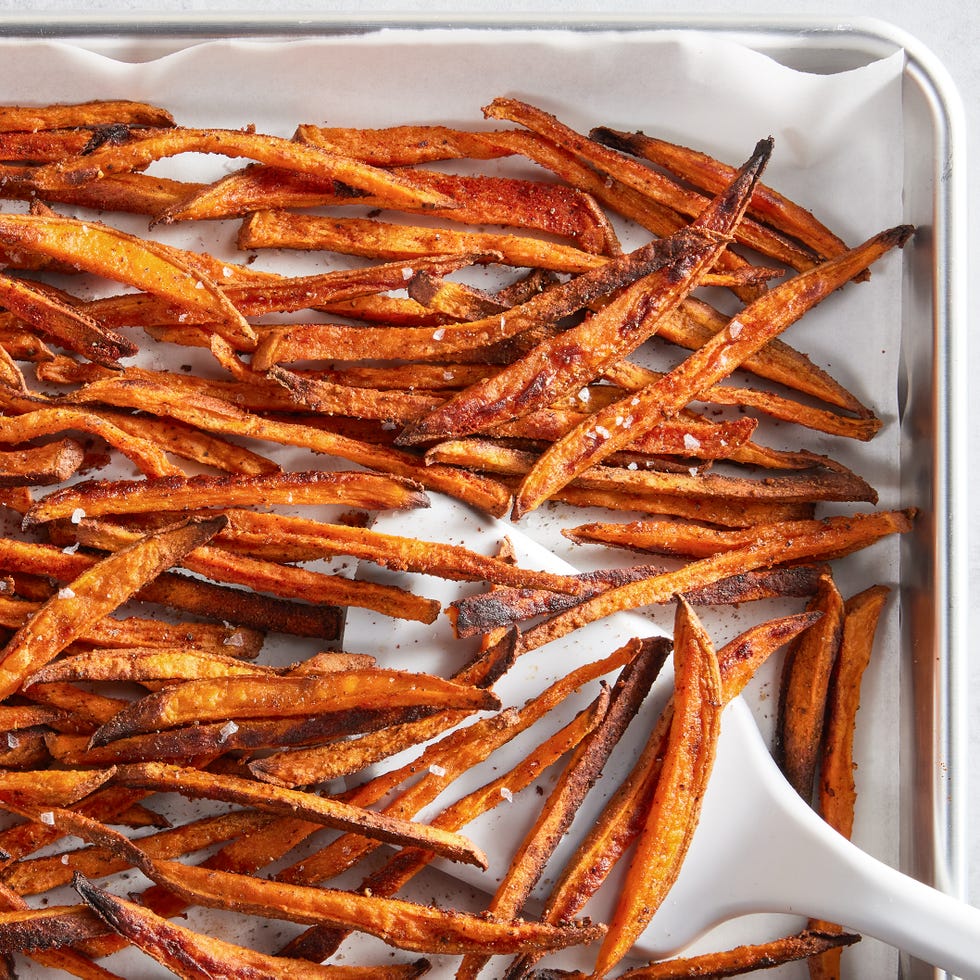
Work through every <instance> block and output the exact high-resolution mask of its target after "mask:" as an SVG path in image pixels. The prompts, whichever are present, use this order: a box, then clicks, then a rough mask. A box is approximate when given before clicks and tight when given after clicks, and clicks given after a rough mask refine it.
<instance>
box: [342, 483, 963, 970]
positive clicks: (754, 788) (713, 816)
mask: <svg viewBox="0 0 980 980" xmlns="http://www.w3.org/2000/svg"><path fill="white" fill-rule="evenodd" d="M376 527H377V529H378V530H382V531H385V532H387V533H391V534H402V535H407V536H415V537H418V538H420V539H428V540H444V541H454V542H457V543H464V542H465V543H466V544H468V545H469V546H471V547H476V548H478V549H479V550H483V551H487V552H490V551H492V550H493V545H494V543H495V542H497V541H500V540H502V539H503V538H504V537H508V538H510V540H511V542H512V543H513V544H514V546H515V550H516V552H517V554H518V557H519V561H520V563H521V564H522V565H524V566H525V567H529V568H540V569H548V570H551V571H557V572H563V571H564V572H567V571H570V570H572V571H574V570H573V569H570V566H568V565H567V564H566V563H565V562H563V561H561V560H560V559H558V558H557V557H556V556H555V555H554V554H552V553H551V552H550V551H547V550H546V549H545V548H543V547H541V545H539V544H538V543H537V542H535V541H533V540H532V539H531V538H529V537H528V536H527V535H525V534H523V533H521V532H520V531H519V530H518V529H516V528H515V527H514V526H512V525H505V524H502V523H497V522H493V521H490V520H486V519H484V518H479V517H476V516H474V515H473V514H472V512H469V511H468V510H467V509H466V508H463V507H461V506H458V505H456V504H455V503H450V502H447V501H445V500H443V499H441V498H434V500H433V508H432V509H431V510H429V511H426V512H414V513H412V514H410V515H404V514H402V515H391V516H386V517H384V518H382V519H381V520H380V521H379V522H378V524H377V525H376ZM426 585H431V586H432V588H428V589H424V591H426V593H427V594H430V595H431V594H436V592H434V590H438V589H440V588H441V589H443V590H444V591H443V592H442V595H440V598H444V599H446V600H447V601H448V600H449V599H451V598H455V597H457V596H458V595H459V590H458V589H457V588H456V587H455V586H452V585H450V586H445V585H444V584H443V583H438V582H437V581H436V580H431V581H429V580H427V581H426ZM612 620H614V622H612V621H609V622H606V623H596V624H591V625H590V626H588V627H586V628H585V630H584V631H580V632H578V633H576V634H575V635H574V636H573V637H566V638H564V639H563V640H559V641H556V642H555V643H554V644H552V645H549V646H548V647H546V648H544V649H543V650H541V651H536V653H535V655H533V656H532V655H528V656H526V657H522V658H520V659H519V660H518V662H517V664H516V666H515V667H514V668H513V669H512V672H511V675H510V676H508V677H507V678H506V679H505V681H504V682H502V684H501V685H498V686H497V688H496V689H497V690H498V691H499V692H500V693H501V695H502V697H503V698H504V701H505V703H510V704H520V703H521V702H522V700H523V699H524V697H527V696H530V695H531V694H532V693H535V692H536V691H538V690H540V689H541V688H542V687H543V686H544V685H545V684H546V683H547V682H549V679H550V678H552V677H553V676H557V674H558V673H559V672H562V671H568V670H570V669H572V668H573V667H575V666H577V665H578V664H579V663H583V662H586V661H588V660H595V659H597V658H598V657H600V656H602V655H604V654H605V653H608V652H610V651H611V650H612V649H613V648H614V646H615V645H616V644H618V643H621V642H623V641H624V640H625V639H626V638H629V637H632V636H644V635H650V634H651V633H652V632H655V627H654V626H653V624H652V623H651V621H650V620H647V619H645V618H644V617H642V616H641V615H638V614H635V613H624V614H618V615H617V616H615V617H612ZM379 628H380V629H382V630H390V629H391V624H390V622H388V623H385V621H384V620H383V619H382V620H380V621H379V620H378V618H377V617H374V616H372V614H365V613H356V614H354V615H353V616H352V618H351V620H349V623H348V630H347V643H348V645H349V647H350V648H351V649H356V648H357V643H358V637H359V636H364V635H373V636H377V633H376V630H378V629H379ZM397 637H398V648H399V649H398V656H400V657H402V658H404V657H405V656H406V654H407V655H408V656H409V657H410V659H411V662H412V663H413V665H416V666H418V669H438V668H437V664H438V662H439V661H442V665H443V667H444V666H445V663H446V661H445V658H446V657H447V656H451V654H449V653H447V651H449V650H451V648H452V646H453V644H454V643H455V644H456V646H457V654H456V656H457V657H458V656H459V654H458V641H453V640H452V638H451V636H450V635H449V633H448V628H447V627H446V626H445V624H442V625H440V626H437V627H431V626H430V627H420V626H419V627H410V628H409V632H408V634H407V635H406V633H405V630H404V628H403V627H402V626H401V625H400V626H399V627H398V633H397ZM372 652H376V651H375V650H372ZM403 665H404V660H403ZM577 707H578V705H576V706H569V710H577ZM642 728H643V725H642V722H641V724H640V725H636V724H634V726H632V728H631V733H630V736H629V739H628V740H627V742H629V741H631V740H632V741H633V742H634V743H635V741H636V740H637V739H642V737H643V731H642ZM621 748H622V749H623V750H624V751H629V750H630V745H629V744H624V745H622V746H621ZM513 751H514V752H515V753H517V755H516V757H517V758H519V757H520V752H521V751H522V750H521V748H520V747H519V746H514V747H513ZM505 765H506V761H505V760H503V761H501V762H500V763H498V765H497V771H501V770H502V769H503V767H504V766H505ZM600 786H601V783H600ZM525 795H526V794H525ZM530 795H531V796H533V795H534V794H530ZM600 795H601V791H600ZM600 803H601V800H596V801H593V802H592V803H591V804H590V806H589V807H584V808H583V811H582V812H581V813H580V814H579V818H578V819H577V821H576V823H580V825H581V824H582V823H584V824H585V825H586V826H587V825H588V823H589V821H590V816H591V813H597V812H598V807H599V805H600ZM536 805H537V803H536V801H535V800H533V799H526V800H518V799H517V798H515V800H514V803H513V804H512V805H508V806H507V807H503V808H498V810H495V811H493V813H492V814H489V815H487V816H486V817H485V818H481V819H480V820H478V821H477V822H476V823H474V824H472V825H470V826H469V827H467V828H466V829H465V832H466V833H467V834H468V835H469V836H471V837H472V838H473V839H474V840H475V841H476V842H477V843H478V844H480V845H481V846H483V847H484V848H485V849H486V850H487V851H488V852H489V853H490V854H491V855H494V853H495V852H500V851H501V848H500V846H499V845H500V842H501V840H510V841H511V843H512V844H515V845H516V843H517V840H519V835H520V834H522V833H523V829H522V828H524V827H526V826H527V825H528V824H529V822H530V819H531V818H530V816H529V813H530V809H531V808H534V807H535V806H536ZM522 808H523V809H527V810H528V813H522ZM590 811H591V812H590ZM422 816H423V818H424V816H425V814H422ZM515 835H518V836H517V839H514V838H515ZM575 836H576V835H575V825H574V824H573V828H572V832H571V834H570V835H569V837H570V838H571V839H566V841H565V842H563V845H562V846H561V848H560V850H559V853H558V854H557V855H556V857H557V859H558V860H559V861H560V860H561V857H562V854H563V853H567V851H568V850H569V849H570V848H571V847H572V846H573V844H574V838H575ZM505 850H508V849H505ZM508 860H509V851H508V853H505V854H503V855H502V856H501V858H500V865H499V867H498V866H496V865H492V866H491V868H490V870H489V872H488V873H487V876H486V877H482V878H481V877H480V873H479V872H477V873H476V875H474V874H473V873H472V872H471V871H470V870H467V869H465V868H459V867H452V868H449V867H448V866H447V867H446V870H449V871H451V873H453V874H458V875H461V876H462V877H463V878H465V879H466V880H467V881H468V882H469V883H470V884H473V885H474V886H476V887H479V888H483V889H492V888H493V886H494V882H495V881H496V874H499V873H500V872H501V871H502V869H503V868H504V867H506V863H507V861H508ZM610 901H611V898H610V897H609V896H608V895H607V896H606V897H605V898H603V897H602V893H601V892H600V894H599V895H598V896H596V898H595V899H594V900H593V902H592V903H590V905H589V906H587V907H586V909H585V912H586V913H588V914H591V915H592V916H593V917H594V918H597V919H600V920H601V919H603V918H604V917H605V915H606V914H608V907H609V902H610ZM762 912H766V913H790V914H793V915H800V916H806V917H811V916H812V917H815V918H820V919H826V920H828V921H831V922H836V923H839V924H841V925H842V926H844V927H845V928H847V929H848V930H851V931H854V932H857V933H860V934H862V935H865V936H872V937H875V938H877V939H880V940H882V941H884V942H886V943H888V944H889V945H892V946H894V947H896V948H897V949H900V950H904V951H906V952H908V953H910V954H911V955H912V956H914V957H916V958H918V959H920V960H923V961H924V962H926V963H929V964H931V965H933V966H936V967H938V968H940V969H943V970H947V971H949V972H950V973H952V974H954V975H956V976H958V977H962V978H964V980H980V909H976V908H974V907H972V906H969V905H966V904H964V903H962V902H959V901H957V900H955V899H953V898H951V897H949V896H948V895H946V894H944V893H942V892H940V891H938V890H936V889H933V888H930V887H928V886H926V885H924V884H922V883H920V882H918V881H916V880H914V879H912V878H909V877H907V876H905V875H903V874H901V873H899V872H897V871H895V870H893V869H892V868H890V867H888V866H887V865H885V864H883V863H882V862H880V861H878V860H876V859H875V858H872V857H870V856H868V855H867V854H865V853H864V852H863V851H861V850H860V849H859V848H857V847H856V846H855V845H853V844H851V843H850V842H849V841H847V840H845V839H844V838H843V837H842V836H841V835H840V834H838V833H836V832H835V831H834V830H832V829H831V828H829V827H828V826H827V825H826V824H825V823H824V822H823V821H822V820H821V819H820V818H819V817H818V816H817V815H816V814H815V813H814V812H813V811H812V810H811V809H810V807H809V806H807V804H805V803H804V802H803V801H802V800H801V799H800V797H799V796H798V795H797V794H796V793H795V792H794V791H793V790H792V788H791V787H790V786H789V784H788V783H787V782H786V780H785V779H784V778H783V776H782V774H781V773H780V771H779V769H778V768H777V766H776V765H775V763H774V762H773V759H772V757H771V756H770V754H769V751H768V749H767V747H766V745H765V743H764V741H763V739H762V736H761V734H760V732H759V729H758V727H757V725H756V722H755V719H754V718H753V716H752V713H751V711H750V710H749V709H748V707H747V705H746V704H745V703H744V701H742V700H741V699H736V700H735V701H733V702H732V703H731V704H730V705H729V706H728V707H727V708H726V710H725V715H724V720H723V724H722V735H721V740H720V744H719V747H718V755H717V760H716V762H715V765H714V770H713V772H712V776H711V780H710V783H709V788H708V792H707V794H706V796H705V800H704V806H703V810H702V815H701V820H700V823H699V826H698V829H697V831H696V833H695V834H694V838H693V841H692V844H691V848H690V851H689V852H688V855H687V858H686V860H685V862H684V866H683V869H682V871H681V874H680V877H679V878H678V880H677V882H676V883H675V885H674V887H673V888H672V890H671V892H670V894H669V895H668V897H667V899H666V901H665V902H664V904H663V905H662V906H661V907H660V909H659V910H658V911H657V913H656V915H655V916H654V918H653V921H652V922H651V924H650V926H649V928H648V929H647V930H646V932H645V933H644V934H643V936H642V938H641V940H640V942H639V943H638V945H637V949H636V950H635V952H637V953H638V954H640V955H642V956H647V957H650V958H662V957H666V956H670V955H673V954H675V953H678V952H680V951H681V950H683V949H684V948H685V947H687V946H689V945H690V944H691V943H693V942H694V941H695V940H696V939H697V938H698V937H700V936H701V935H703V934H704V933H705V932H707V931H708V930H710V929H712V928H713V927H715V926H716V925H718V924H719V923H722V922H725V921H727V920H731V919H734V918H737V917H740V916H743V915H748V914H751V913H762Z"/></svg>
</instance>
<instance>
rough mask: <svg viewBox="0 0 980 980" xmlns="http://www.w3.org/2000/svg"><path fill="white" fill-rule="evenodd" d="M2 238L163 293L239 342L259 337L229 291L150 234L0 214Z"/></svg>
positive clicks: (5, 242)
mask: <svg viewBox="0 0 980 980" xmlns="http://www.w3.org/2000/svg"><path fill="white" fill-rule="evenodd" d="M0 243H2V244H3V245H6V246H8V247H11V246H14V247H19V248H24V249H29V250H31V251H35V252H40V253H42V254H43V255H48V256H51V257H52V258H56V259H59V260H62V261H66V262H70V263H73V264H75V265H77V266H78V267H79V268H80V269H84V270H85V271H86V272H92V273H95V274H97V275H101V276H105V277H106V278H109V279H115V280H117V281H119V282H123V283H127V284H128V285H132V286H135V287H137V288H138V289H145V290H146V291H147V292H149V293H153V294H154V295H158V296H161V297H164V298H165V299H167V300H169V301H171V302H173V303H176V304H177V305H178V306H179V307H181V308H182V309H190V310H195V311H198V312H200V313H203V314H204V315H206V316H208V317H209V318H211V319H212V320H213V321H214V323H215V324H216V328H217V329H220V330H222V331H225V332H227V335H228V336H229V338H231V339H237V340H238V342H239V343H244V344H250V343H253V342H254V339H255V334H254V332H253V330H252V328H251V327H250V326H249V325H248V322H247V321H246V320H245V319H244V318H243V317H242V315H241V314H240V313H239V312H238V310H237V309H236V308H235V307H234V306H233V305H232V303H231V302H230V301H229V300H228V299H227V297H225V295H224V293H223V292H222V291H221V290H220V289H219V288H218V287H217V286H216V285H215V284H214V283H213V282H211V281H210V279H208V278H207V277H206V276H203V275H202V274H199V273H194V272H192V271H191V270H189V269H188V268H187V267H186V266H184V265H182V264H181V263H180V261H179V260H178V259H177V258H176V256H175V255H174V254H173V250H167V249H164V248H163V247H162V246H159V245H157V244H156V243H154V242H151V241H149V240H147V239H142V238H136V237H134V236H132V235H127V234H126V233H124V232H121V231H118V230H117V229H114V228H110V227H109V226H108V225H103V224H100V223H98V222H94V221H90V222H85V221H80V220H78V219H76V218H62V217H58V216H51V215H41V214H2V215H0Z"/></svg>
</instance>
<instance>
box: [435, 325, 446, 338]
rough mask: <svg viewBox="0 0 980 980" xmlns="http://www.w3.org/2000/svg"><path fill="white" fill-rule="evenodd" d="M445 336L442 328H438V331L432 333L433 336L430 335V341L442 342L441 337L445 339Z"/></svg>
mask: <svg viewBox="0 0 980 980" xmlns="http://www.w3.org/2000/svg"><path fill="white" fill-rule="evenodd" d="M445 336H446V331H445V329H443V328H442V327H440V328H439V329H438V330H437V331H436V332H435V333H434V334H433V335H432V339H433V340H442V338H443V337H445Z"/></svg>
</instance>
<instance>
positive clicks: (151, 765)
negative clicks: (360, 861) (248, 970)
mask: <svg viewBox="0 0 980 980" xmlns="http://www.w3.org/2000/svg"><path fill="white" fill-rule="evenodd" d="M112 778H113V780H114V781H115V782H116V783H117V784H120V785H123V786H130V787H132V788H134V789H153V790H156V791H158V792H174V793H180V794H182V795H183V796H188V797H192V798H198V799H200V798H203V799H212V800H221V801H222V802H225V803H236V804H240V805H242V806H250V807H253V808H255V809H259V810H267V811H269V812H271V813H278V814H282V815H284V816H290V815H292V816H297V817H301V818H302V819H305V820H310V821H312V822H314V823H322V824H323V825H324V826H326V827H333V828H335V829H338V830H343V831H346V832H348V833H357V834H363V835H365V836H367V837H371V838H372V839H375V840H382V841H385V842H386V843H389V844H398V845H400V846H410V847H411V846H414V847H424V848H426V849H428V850H432V851H435V852H436V853H438V854H440V855H441V856H442V857H445V858H449V859H450V860H452V861H462V862H463V863H465V864H474V865H476V866H477V867H482V868H485V867H486V866H487V860H486V855H484V854H483V852H482V851H481V850H480V849H479V848H478V847H476V846H475V845H474V844H472V843H471V842H470V841H468V840H467V839H466V838H464V837H461V836H460V835H459V834H454V833H449V832H446V831H441V830H439V829H438V828H433V827H430V826H429V825H428V824H424V823H420V822H415V821H409V820H402V819H400V818H398V817H394V816H391V815H387V814H378V813H375V812H374V811H372V810H367V809H365V808H364V807H358V806H355V805H352V804H348V803H345V802H343V801H342V800H337V799H333V798H330V797H324V796H318V795H316V794H314V793H306V792H302V791H299V790H293V789H286V788H284V787H281V786H272V785H270V784H269V783H256V782H253V781H251V780H248V779H239V778H238V777H235V776H228V775H217V774H215V773H205V772H202V771H200V770H198V769H191V768H188V767H186V766H173V765H168V764H166V763H162V762H145V763H135V764H130V765H124V766H118V767H117V768H116V769H115V772H114V773H113V775H112Z"/></svg>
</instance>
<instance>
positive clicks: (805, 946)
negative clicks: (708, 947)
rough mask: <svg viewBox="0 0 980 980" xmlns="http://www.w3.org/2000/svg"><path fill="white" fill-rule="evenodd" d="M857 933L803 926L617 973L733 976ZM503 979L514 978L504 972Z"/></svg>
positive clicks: (549, 973) (634, 979)
mask: <svg viewBox="0 0 980 980" xmlns="http://www.w3.org/2000/svg"><path fill="white" fill-rule="evenodd" d="M860 939H861V937H860V936H856V935H854V934H853V933H840V934H838V935H832V934H830V933H825V932H819V931H816V930H814V929H804V930H803V931H802V932H798V933H796V934H795V935H792V936H783V937H781V938H779V939H771V940H769V941H768V942H764V943H751V944H746V945H744V946H736V947H734V948H733V949H726V950H722V951H720V952H717V953H701V954H700V955H696V956H681V957H677V958H675V959H670V960H661V961H659V962H657V963H649V964H647V965H646V966H637V967H634V968H633V969H631V970H627V971H626V972H625V973H621V974H620V975H619V978H620V980H685V978H689V977H711V978H713V980H718V978H721V977H737V976H741V975H742V974H744V973H755V972H756V971H758V970H766V969H770V968H772V967H778V966H783V965H784V964H786V963H793V962H796V961H798V960H803V959H807V958H808V957H811V956H816V955H820V954H822V953H824V952H826V951H827V950H832V949H836V948H840V947H845V946H852V945H854V943H856V942H859V941H860ZM535 976H536V977H537V978H538V980H559V978H561V977H566V978H568V980H571V977H572V976H573V974H569V973H566V972H564V971H561V970H541V971H539V972H538V973H537V974H535ZM506 980H517V978H516V977H511V976H510V975H508V976H507V978H506Z"/></svg>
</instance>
